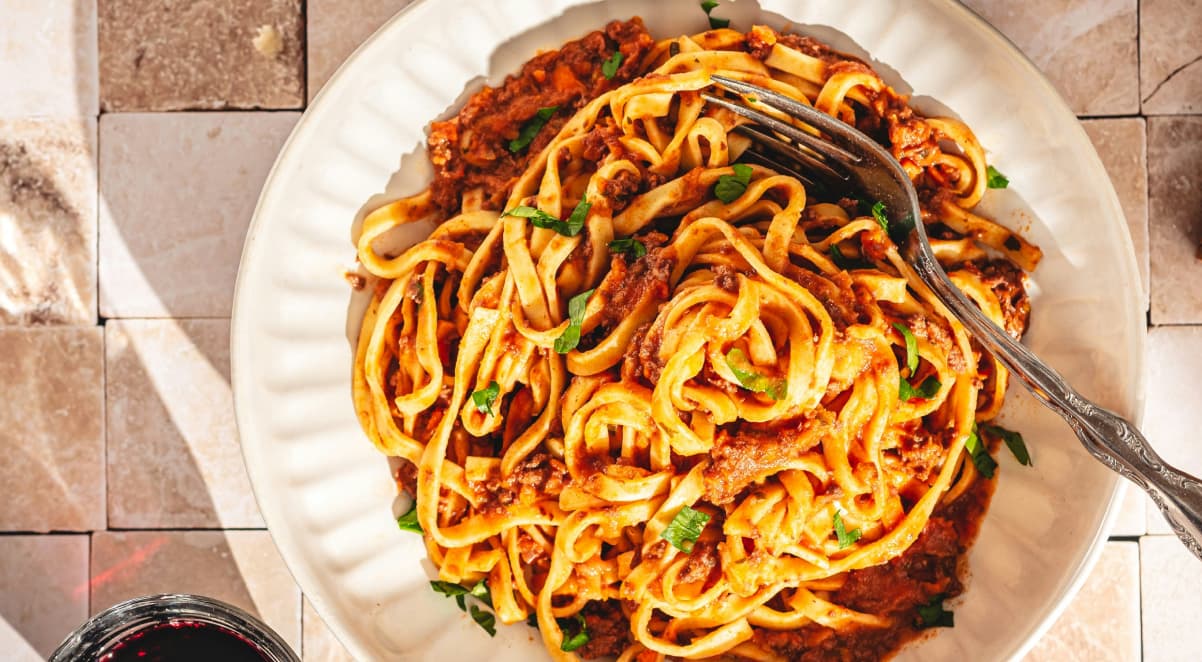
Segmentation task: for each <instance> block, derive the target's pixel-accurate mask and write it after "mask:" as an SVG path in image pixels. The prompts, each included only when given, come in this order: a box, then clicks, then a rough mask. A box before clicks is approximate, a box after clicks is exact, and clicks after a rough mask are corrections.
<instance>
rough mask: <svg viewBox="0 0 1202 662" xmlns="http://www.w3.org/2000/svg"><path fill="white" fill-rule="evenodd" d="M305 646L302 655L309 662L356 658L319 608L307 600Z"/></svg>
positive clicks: (351, 661) (304, 626) (304, 622)
mask: <svg viewBox="0 0 1202 662" xmlns="http://www.w3.org/2000/svg"><path fill="white" fill-rule="evenodd" d="M302 623H303V629H304V632H303V637H304V641H303V642H302V643H303V647H302V648H301V657H302V658H304V659H305V660H308V661H309V662H354V660H355V658H353V657H351V654H350V653H348V652H347V650H346V649H345V648H343V647H342V644H341V643H340V642H339V641H338V639H337V638H336V637H334V633H333V632H330V628H328V627H326V624H325V621H323V620H321V616H319V615H318V614H317V610H316V609H314V608H313V605H311V604H309V601H308V600H307V599H306V600H305V612H304V618H303V621H302Z"/></svg>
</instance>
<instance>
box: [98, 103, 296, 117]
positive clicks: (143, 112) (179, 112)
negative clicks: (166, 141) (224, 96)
mask: <svg viewBox="0 0 1202 662" xmlns="http://www.w3.org/2000/svg"><path fill="white" fill-rule="evenodd" d="M303 112H305V106H304V105H303V104H302V105H300V106H294V107H291V108H171V109H168V110H155V109H145V110H136V109H135V110H110V111H105V112H103V113H101V116H103V117H115V116H118V115H183V114H189V113H197V114H201V113H203V114H208V113H231V114H232V113H253V114H256V115H258V114H263V113H303Z"/></svg>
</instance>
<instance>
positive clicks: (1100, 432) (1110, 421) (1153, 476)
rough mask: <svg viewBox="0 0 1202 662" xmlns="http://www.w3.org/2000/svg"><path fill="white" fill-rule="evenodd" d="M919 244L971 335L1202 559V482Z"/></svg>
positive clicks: (931, 282)
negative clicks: (1000, 318)
mask: <svg viewBox="0 0 1202 662" xmlns="http://www.w3.org/2000/svg"><path fill="white" fill-rule="evenodd" d="M915 243H917V244H919V245H920V247H919V249H918V250H917V251H916V252H917V254H916V255H914V256H913V260H912V261H911V264H913V265H914V267H915V269H916V270H917V271H918V274H919V276H920V277H921V278H922V280H923V281H924V282H925V283H926V284H927V285H928V286H929V287H931V289H933V290H934V291H935V293H936V294H937V295H938V296H939V298H940V299H941V300H942V301H943V302H944V303H945V304H947V306H948V307H949V308H951V309H952V312H953V313H954V314H955V316H956V317H957V318H959V319H960V321H961V322H963V323H964V325H965V326H966V327H968V330H969V331H970V332H972V334H973V337H975V338H976V339H977V340H978V341H979V342H980V343H981V344H982V345H983V346H984V347H985V348H986V349H987V350H989V352H990V353H992V354H993V355H994V356H996V357H998V358H999V359H1001V360H1002V362H1003V363H1005V364H1006V367H1008V368H1009V369H1010V371H1011V372H1013V373H1014V374H1016V375H1018V376H1019V377H1021V378H1022V380H1023V382H1024V384H1025V385H1026V387H1027V389H1028V390H1029V391H1031V393H1032V394H1033V395H1034V396H1035V397H1036V398H1039V399H1040V400H1041V401H1043V403H1044V404H1046V405H1047V406H1048V407H1050V408H1051V409H1052V410H1054V411H1055V412H1056V413H1058V414H1060V416H1061V417H1063V418H1064V420H1065V421H1067V422H1068V424H1069V425H1070V426H1071V427H1072V428H1073V431H1074V432H1076V433H1077V437H1078V438H1080V439H1081V442H1082V443H1083V444H1085V448H1086V450H1088V451H1089V452H1090V454H1092V455H1093V456H1094V457H1096V458H1098V459H1099V460H1101V461H1102V463H1103V464H1105V465H1106V466H1108V467H1110V469H1111V470H1113V471H1115V472H1117V473H1118V474H1120V475H1122V476H1123V477H1125V478H1127V479H1128V480H1130V481H1131V482H1133V483H1135V484H1136V485H1138V486H1140V487H1141V488H1143V490H1144V491H1145V492H1147V493H1148V496H1149V497H1151V499H1152V501H1153V502H1155V503H1156V505H1157V507H1159V508H1160V512H1161V513H1163V514H1164V517H1165V519H1166V520H1168V523H1169V526H1171V527H1172V529H1173V531H1174V532H1175V533H1176V534H1177V537H1178V538H1180V539H1181V542H1182V543H1184V544H1185V546H1186V547H1187V548H1189V550H1190V551H1191V552H1193V554H1194V556H1196V557H1198V558H1199V559H1202V481H1200V480H1198V479H1197V478H1195V477H1194V476H1191V475H1190V474H1187V473H1185V472H1183V471H1181V470H1179V469H1177V468H1175V467H1173V466H1172V465H1170V464H1168V463H1166V462H1165V461H1164V460H1162V459H1161V458H1160V456H1159V455H1157V454H1156V451H1154V450H1152V447H1151V446H1150V445H1149V444H1148V441H1147V439H1145V438H1144V436H1143V435H1142V434H1141V433H1140V432H1139V430H1137V429H1136V428H1135V426H1134V425H1132V424H1131V423H1130V422H1128V421H1127V420H1126V419H1124V418H1123V417H1121V416H1119V415H1117V414H1115V413H1113V412H1111V411H1109V410H1107V409H1104V408H1102V407H1099V406H1097V405H1096V404H1094V403H1093V402H1091V401H1090V400H1088V399H1087V398H1085V397H1084V396H1082V395H1081V394H1080V393H1078V392H1077V391H1076V390H1074V389H1073V387H1071V386H1069V385H1068V383H1067V382H1065V381H1064V378H1063V377H1061V376H1060V374H1059V373H1057V372H1056V371H1055V370H1053V369H1052V368H1051V367H1050V366H1048V365H1047V364H1046V363H1044V362H1043V361H1041V360H1040V359H1039V357H1037V356H1035V354H1034V353H1032V352H1031V350H1029V349H1027V348H1026V347H1025V346H1023V345H1022V344H1021V343H1019V342H1018V341H1016V340H1014V339H1013V338H1011V337H1010V336H1009V335H1007V334H1006V333H1005V332H1003V331H1002V330H1001V329H999V328H998V327H997V326H996V325H994V323H993V322H992V321H990V320H989V318H987V317H985V315H983V314H982V313H981V312H980V311H979V310H978V309H977V307H976V306H974V305H973V304H972V303H970V302H969V301H968V299H967V298H966V297H965V296H964V295H963V294H962V293H961V292H960V290H959V289H957V288H956V287H955V286H954V285H953V284H952V282H951V281H950V280H948V278H947V275H946V274H945V273H944V272H943V269H942V267H940V266H939V264H938V262H936V261H935V256H934V254H932V253H931V252H930V248H929V246H928V245H927V244H926V243H925V242H915Z"/></svg>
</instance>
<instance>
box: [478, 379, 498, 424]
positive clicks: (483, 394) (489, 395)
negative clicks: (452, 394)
mask: <svg viewBox="0 0 1202 662" xmlns="http://www.w3.org/2000/svg"><path fill="white" fill-rule="evenodd" d="M500 392H501V385H500V384H498V383H497V382H496V380H493V381H491V382H489V383H488V386H486V387H484V388H482V389H480V390H479V391H476V392H475V393H472V404H474V405H476V411H478V412H480V413H483V414H488V415H489V416H491V415H492V404H493V403H494V402H496V401H497V395H498V394H500Z"/></svg>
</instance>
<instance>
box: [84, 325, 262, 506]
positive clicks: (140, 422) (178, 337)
mask: <svg viewBox="0 0 1202 662" xmlns="http://www.w3.org/2000/svg"><path fill="white" fill-rule="evenodd" d="M105 371H106V381H107V385H106V389H105V390H106V394H107V400H106V408H107V413H108V423H109V427H108V484H109V486H110V487H109V491H108V513H109V526H112V527H115V528H122V529H153V528H162V529H170V528H205V527H210V528H222V527H225V528H254V527H262V526H263V519H262V517H261V516H260V515H259V509H258V506H257V505H256V504H255V497H254V494H253V493H252V492H251V489H250V481H249V479H248V478H247V476H246V468H245V465H243V463H242V451H241V448H240V447H239V445H238V431H237V428H236V427H235V424H234V409H233V398H232V396H231V394H230V384H229V322H228V321H227V320H224V319H220V320H111V321H110V322H109V323H108V324H107V326H106V327H105Z"/></svg>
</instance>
